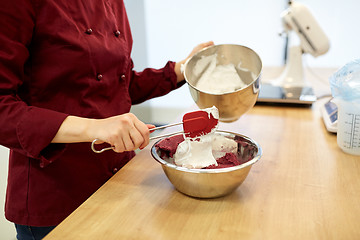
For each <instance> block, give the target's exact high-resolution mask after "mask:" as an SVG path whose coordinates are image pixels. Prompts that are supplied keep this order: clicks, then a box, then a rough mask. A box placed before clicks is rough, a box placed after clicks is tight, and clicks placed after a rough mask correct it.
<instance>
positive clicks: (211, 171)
mask: <svg viewBox="0 0 360 240" xmlns="http://www.w3.org/2000/svg"><path fill="white" fill-rule="evenodd" d="M216 132H220V133H225V134H232V135H236V136H239V137H242V138H244V139H246V140H248V141H250V142H251V143H252V144H254V145H255V146H256V147H257V149H258V151H257V154H256V156H254V158H253V159H251V160H249V161H247V162H245V163H243V164H240V165H237V166H233V167H227V168H215V169H198V168H186V167H181V166H177V165H175V164H172V163H169V162H167V161H165V160H163V159H162V158H161V157H160V156H159V155H158V154H157V153H156V147H155V146H156V144H157V143H159V142H160V141H162V140H163V139H165V138H161V139H159V140H157V141H156V142H155V143H154V144H153V145H152V147H151V155H152V157H153V158H154V159H155V160H156V161H157V162H159V163H160V164H161V166H166V167H168V168H171V169H175V170H178V171H182V172H189V173H209V174H216V173H223V172H232V171H236V170H238V169H242V168H246V167H248V166H251V165H253V164H254V163H256V162H257V161H258V160H259V159H260V158H261V156H262V148H261V146H260V145H259V144H258V143H257V142H256V141H255V140H253V139H251V138H249V137H247V136H245V135H243V134H240V133H235V132H230V131H224V130H216ZM175 135H179V134H174V135H171V136H168V137H172V136H175Z"/></svg>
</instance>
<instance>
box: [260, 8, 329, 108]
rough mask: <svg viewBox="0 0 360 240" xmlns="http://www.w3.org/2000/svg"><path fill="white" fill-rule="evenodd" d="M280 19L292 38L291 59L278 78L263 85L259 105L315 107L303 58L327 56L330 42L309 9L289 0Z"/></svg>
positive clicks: (290, 39)
mask: <svg viewBox="0 0 360 240" xmlns="http://www.w3.org/2000/svg"><path fill="white" fill-rule="evenodd" d="M281 20H282V24H283V27H284V32H285V33H286V34H287V35H288V38H289V45H288V49H287V56H288V59H287V62H286V65H285V68H284V70H283V72H282V74H281V75H280V76H279V77H278V78H276V79H273V80H271V81H269V82H267V83H263V84H262V87H261V91H260V94H259V98H258V102H275V103H295V104H312V103H313V102H315V101H316V96H315V95H314V93H313V90H312V87H311V84H310V83H309V82H307V81H306V80H305V78H304V67H303V61H302V56H303V54H306V53H309V54H311V55H312V56H313V57H317V56H320V55H323V54H325V53H326V52H327V51H328V50H329V40H328V38H327V36H326V35H325V33H324V32H323V30H322V29H321V27H320V26H319V24H318V23H317V21H316V20H315V18H314V17H313V15H312V14H311V12H310V11H309V9H308V8H307V7H306V6H305V5H303V4H301V3H298V2H291V1H290V2H289V8H288V9H286V10H285V11H284V12H282V14H281Z"/></svg>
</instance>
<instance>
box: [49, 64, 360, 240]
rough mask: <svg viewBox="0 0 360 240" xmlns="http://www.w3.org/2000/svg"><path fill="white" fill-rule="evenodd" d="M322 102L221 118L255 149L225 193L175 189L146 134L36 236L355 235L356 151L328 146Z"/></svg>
mask: <svg viewBox="0 0 360 240" xmlns="http://www.w3.org/2000/svg"><path fill="white" fill-rule="evenodd" d="M328 72H329V71H328ZM325 73H326V71H324V72H323V73H322V75H323V76H325ZM326 79H327V78H325V80H326ZM321 84H324V83H321ZM323 89H325V90H324V91H328V92H329V89H327V88H326V87H325V88H324V86H323ZM321 104H323V101H321V100H320V101H319V102H316V103H315V104H313V106H312V107H311V108H300V107H288V106H266V105H265V106H264V105H256V106H255V107H254V108H253V109H252V110H250V111H249V112H248V113H246V114H245V115H244V116H242V117H241V118H240V120H238V121H236V122H234V123H231V124H225V123H222V124H221V125H220V127H219V128H220V129H222V130H231V131H236V132H239V133H241V134H244V135H247V136H249V137H251V138H253V139H254V140H256V141H257V142H258V143H259V144H260V145H261V147H262V150H263V156H262V158H261V159H260V160H259V161H258V162H257V163H256V164H255V165H253V167H252V169H251V171H250V173H249V175H248V177H247V178H246V180H245V181H244V183H243V184H242V185H241V186H240V187H239V188H238V189H237V190H236V191H235V192H233V193H232V194H230V195H228V196H225V197H221V198H216V199H196V198H191V197H188V196H185V195H183V194H181V193H179V192H178V191H176V190H175V189H174V187H173V186H172V184H171V183H170V182H169V181H168V179H167V178H166V176H165V174H164V173H163V171H162V168H161V166H160V165H159V163H157V162H156V161H155V160H154V159H153V158H152V157H151V154H150V151H149V150H150V146H151V145H152V144H153V142H152V143H151V144H150V145H149V146H148V147H147V148H146V149H144V150H142V151H141V152H140V153H138V154H137V155H136V157H135V158H134V159H133V160H132V161H131V162H130V163H129V164H127V165H126V166H125V167H124V168H123V169H122V170H121V171H119V172H118V173H117V174H116V175H114V176H113V177H112V178H111V179H110V180H109V181H108V182H107V183H106V184H104V185H103V186H102V187H101V188H100V189H99V190H98V191H97V192H96V193H94V194H93V195H92V196H91V197H90V198H89V199H88V200H87V201H86V202H84V203H83V204H82V205H81V206H80V207H79V208H78V209H77V210H76V211H75V212H73V213H72V214H71V215H70V216H69V217H68V218H67V219H65V220H64V221H63V222H62V223H61V224H60V225H59V226H58V227H56V228H55V229H54V230H53V231H52V232H51V233H50V234H49V235H48V236H47V237H46V238H45V239H47V240H50V239H61V240H63V239H87V240H89V239H157V240H161V239H164V240H168V239H226V240H228V239H360V204H359V202H360V191H359V189H360V157H358V156H353V155H348V154H345V153H344V152H342V150H341V149H340V148H339V147H338V146H337V143H336V135H335V134H332V133H329V132H327V131H326V129H325V126H324V123H323V121H322V119H321V115H320V112H319V107H320V106H321Z"/></svg>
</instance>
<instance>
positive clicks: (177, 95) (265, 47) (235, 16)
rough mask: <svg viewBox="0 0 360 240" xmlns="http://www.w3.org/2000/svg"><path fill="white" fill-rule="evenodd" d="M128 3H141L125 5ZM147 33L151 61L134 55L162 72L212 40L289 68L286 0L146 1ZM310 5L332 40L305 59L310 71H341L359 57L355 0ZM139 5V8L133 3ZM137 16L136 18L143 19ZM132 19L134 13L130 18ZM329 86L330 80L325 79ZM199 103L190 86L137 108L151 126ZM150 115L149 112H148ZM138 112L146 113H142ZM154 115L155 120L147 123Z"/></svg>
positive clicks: (308, 1)
mask: <svg viewBox="0 0 360 240" xmlns="http://www.w3.org/2000/svg"><path fill="white" fill-rule="evenodd" d="M125 2H127V3H130V2H137V1H136V0H128V1H125ZM141 2H142V3H144V11H145V12H144V16H145V21H143V23H144V24H145V27H144V29H146V36H145V38H146V39H145V41H146V51H145V52H143V53H144V54H146V58H143V57H142V56H141V54H140V55H136V56H134V62H135V66H136V65H137V63H139V64H141V65H146V66H150V67H162V66H163V65H164V63H165V62H166V61H167V60H168V59H172V60H174V61H178V60H181V59H183V58H184V57H186V56H187V54H188V53H189V52H190V50H191V49H192V48H193V47H194V46H195V45H197V44H198V43H200V42H204V41H208V40H213V41H214V42H215V43H216V44H221V43H236V44H241V45H246V46H248V47H251V48H253V49H254V50H255V51H256V52H258V54H259V55H260V57H261V58H262V61H263V64H264V66H274V65H275V66H279V65H282V64H283V63H284V60H283V56H284V44H285V40H284V38H283V37H280V36H279V34H278V33H279V32H281V31H282V26H281V21H280V14H281V12H282V11H283V10H284V9H285V8H286V7H287V1H285V0H272V1H268V0H257V1H252V0H237V1H234V0H224V1H218V0H196V1H193V0H181V1H180V0H172V1H167V0H144V1H141ZM298 2H301V3H304V4H306V5H307V6H308V7H309V9H310V11H311V12H312V14H313V15H314V17H315V19H316V20H317V21H318V23H319V25H320V26H321V27H322V28H323V30H324V31H325V33H326V34H327V36H328V37H329V39H330V44H331V47H330V50H329V52H328V53H326V54H325V55H323V56H319V57H317V58H314V57H312V56H311V55H304V65H305V66H307V67H340V66H342V65H343V64H345V63H346V62H348V61H350V60H352V59H354V58H359V57H360V44H359V42H360V28H358V26H357V25H358V24H357V23H358V17H357V16H358V11H359V9H360V1H356V0H344V1H338V0H327V1H311V0H299V1H298ZM132 5H135V4H132ZM141 14H142V13H141V12H140V13H138V14H137V15H136V16H133V17H134V18H137V17H140V18H143V16H142V15H141ZM129 15H130V14H129ZM138 29H139V26H134V32H133V35H134V48H136V44H137V43H138V42H143V41H144V38H142V37H137V36H138V34H143V32H141V29H139V30H140V32H138V31H137V30H138ZM324 81H327V79H324ZM193 104H194V102H193V100H192V98H191V96H190V94H189V91H188V88H187V86H186V85H185V86H183V87H181V88H180V89H178V90H176V91H173V92H171V93H170V94H168V95H166V96H164V97H160V98H156V99H153V100H150V101H148V102H147V103H146V107H145V108H144V105H143V104H140V105H137V106H135V107H133V110H136V109H138V108H140V109H147V108H148V107H150V109H147V110H148V111H147V113H148V115H147V116H145V117H143V116H142V115H141V114H140V115H139V117H140V118H141V119H142V120H144V121H146V122H152V123H167V122H172V121H173V120H174V118H175V117H176V116H178V115H179V113H181V112H183V111H185V110H186V109H188V108H189V107H190V106H192V105H193ZM149 112H150V113H149ZM137 113H141V111H140V112H137ZM148 116H150V118H147V117H148Z"/></svg>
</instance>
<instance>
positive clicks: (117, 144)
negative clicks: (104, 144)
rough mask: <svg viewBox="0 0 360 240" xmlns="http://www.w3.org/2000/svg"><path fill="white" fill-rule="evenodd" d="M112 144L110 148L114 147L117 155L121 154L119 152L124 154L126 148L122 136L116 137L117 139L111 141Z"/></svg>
mask: <svg viewBox="0 0 360 240" xmlns="http://www.w3.org/2000/svg"><path fill="white" fill-rule="evenodd" d="M113 142H114V144H112V146H114V148H113V150H114V151H115V152H117V153H121V152H125V150H126V147H125V144H124V141H123V139H122V136H118V138H117V139H116V140H115V141H113Z"/></svg>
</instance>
